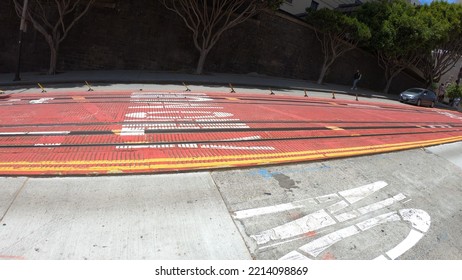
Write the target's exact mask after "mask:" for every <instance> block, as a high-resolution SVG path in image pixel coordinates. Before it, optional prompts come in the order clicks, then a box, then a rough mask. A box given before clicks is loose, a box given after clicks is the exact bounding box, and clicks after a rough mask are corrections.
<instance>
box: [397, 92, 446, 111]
mask: <svg viewBox="0 0 462 280" xmlns="http://www.w3.org/2000/svg"><path fill="white" fill-rule="evenodd" d="M436 100H437V98H436V93H434V92H433V91H431V90H429V89H424V88H410V89H408V90H405V91H403V92H402V93H401V94H400V95H399V101H400V102H406V103H410V104H415V105H417V106H430V107H432V108H433V107H434V106H435V104H436Z"/></svg>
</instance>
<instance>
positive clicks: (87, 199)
mask: <svg viewBox="0 0 462 280" xmlns="http://www.w3.org/2000/svg"><path fill="white" fill-rule="evenodd" d="M123 87H125V86H124V85H111V86H110V87H109V88H117V89H120V88H123ZM126 87H127V88H131V89H132V88H134V87H135V88H136V87H140V88H143V87H144V88H143V90H146V89H147V88H148V87H150V88H151V90H154V89H155V90H162V89H165V87H169V89H172V90H174V89H178V90H181V88H182V87H181V86H167V85H161V86H153V85H149V86H146V85H141V84H140V85H127V86H126ZM78 88H79V89H82V90H83V89H85V87H84V86H78ZM106 89H107V88H106ZM194 89H195V90H197V89H198V88H196V87H194ZM237 89H238V90H239V88H237ZM16 90H18V89H16ZM27 90H33V91H34V93H35V91H36V89H35V88H34V89H26V90H24V89H23V90H18V91H23V92H24V91H27ZM52 90H53V89H50V91H52ZM214 90H220V89H217V88H214ZM221 90H226V88H221ZM261 93H262V94H268V91H267V90H261ZM277 94H285V95H299V94H301V92H300V91H299V90H287V91H278V92H277ZM308 94H309V95H310V96H311V95H313V96H316V95H319V97H324V98H325V97H326V92H309V93H308ZM329 97H330V96H328V98H329ZM337 98H344V99H345V100H354V96H351V95H345V96H338V97H337ZM369 101H374V102H375V101H376V100H373V99H370V100H369ZM377 102H385V103H387V104H394V103H396V101H393V100H388V99H383V98H381V99H378V100H377ZM461 161H462V146H461V142H457V143H452V144H446V145H439V146H435V147H430V148H420V149H419V148H417V149H411V150H406V151H399V152H390V153H382V154H376V155H369V156H357V157H351V158H343V159H333V160H318V161H315V162H310V163H297V164H284V165H279V166H278V165H276V166H266V165H263V166H258V167H248V168H237V169H236V168H234V169H228V170H220V171H203V172H191V173H188V172H186V173H179V174H173V173H170V174H158V175H130V176H104V177H59V178H57V177H49V178H34V177H2V178H0V185H1V186H2V187H1V188H0V259H15V260H19V259H32V260H39V259H52V260H55V259H64V260H74V259H76V260H82V259H93V260H95V259H110V260H113V259H123V260H126V259H151V260H157V259H159V260H161V259H172V260H176V259H183V260H188V259H221V260H223V259H235V260H246V259H270V260H278V259H338V260H344V259H361V260H369V259H377V258H378V259H387V260H393V259H406V260H437V259H457V260H459V259H462V239H461V238H460V236H462V224H461V223H462V210H461V209H462V188H461V186H462V183H461V182H462V166H461Z"/></svg>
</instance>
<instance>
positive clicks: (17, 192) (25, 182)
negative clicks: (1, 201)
mask: <svg viewBox="0 0 462 280" xmlns="http://www.w3.org/2000/svg"><path fill="white" fill-rule="evenodd" d="M28 181H29V178H26V180H25V181H24V182H23V183H22V185H21V187H20V188H19V189H18V190H17V191H16V193H15V194H14V197H13V199H12V200H11V203H10V205H8V208H6V210H5V212H4V213H3V215H2V216H1V217H0V222H2V221H3V219H4V218H5V217H6V215H7V214H8V212H9V211H10V208H11V206H13V203H14V202H15V201H16V199H17V197H18V196H19V193H21V191H22V189H24V187H25V186H26V184H27V182H28Z"/></svg>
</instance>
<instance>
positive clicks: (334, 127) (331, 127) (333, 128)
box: [326, 126, 345, 130]
mask: <svg viewBox="0 0 462 280" xmlns="http://www.w3.org/2000/svg"><path fill="white" fill-rule="evenodd" d="M326 128H328V129H330V130H345V129H343V128H340V127H338V126H326Z"/></svg>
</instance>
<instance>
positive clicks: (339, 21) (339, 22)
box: [306, 9, 371, 84]
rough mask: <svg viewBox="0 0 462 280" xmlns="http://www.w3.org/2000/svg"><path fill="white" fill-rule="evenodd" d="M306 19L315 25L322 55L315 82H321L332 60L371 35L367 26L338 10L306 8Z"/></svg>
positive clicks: (332, 62)
mask: <svg viewBox="0 0 462 280" xmlns="http://www.w3.org/2000/svg"><path fill="white" fill-rule="evenodd" d="M307 11H308V16H307V17H306V21H307V22H308V24H310V25H312V26H313V27H315V29H314V31H315V34H316V38H317V39H318V41H319V43H320V44H321V50H322V53H323V55H324V59H323V63H322V67H321V72H320V74H319V78H318V81H317V83H318V84H322V82H323V81H324V77H325V76H326V74H327V73H328V71H329V69H330V67H331V66H332V65H333V64H334V62H335V61H336V60H337V59H338V58H339V57H340V56H342V55H344V54H345V53H346V52H348V51H350V50H353V49H355V48H356V46H357V45H358V44H359V43H360V42H362V41H366V40H368V39H369V38H370V37H371V32H370V30H369V28H368V27H367V26H366V25H365V24H364V23H361V22H359V21H358V20H357V19H356V18H352V17H349V16H346V15H344V14H342V13H340V12H337V11H334V10H330V9H321V10H317V11H312V10H311V9H307Z"/></svg>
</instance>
